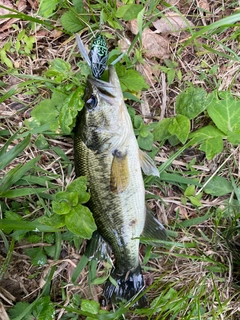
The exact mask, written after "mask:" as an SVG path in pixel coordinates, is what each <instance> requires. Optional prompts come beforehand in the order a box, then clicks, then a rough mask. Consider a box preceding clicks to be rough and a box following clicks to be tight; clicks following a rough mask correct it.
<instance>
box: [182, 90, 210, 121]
mask: <svg viewBox="0 0 240 320" xmlns="http://www.w3.org/2000/svg"><path fill="white" fill-rule="evenodd" d="M206 101H207V92H206V91H205V90H204V89H202V88H196V87H189V88H187V89H186V90H184V91H183V92H182V93H180V94H179V95H178V97H177V100H176V111H177V113H178V114H182V115H184V116H186V117H188V118H189V119H190V120H191V119H193V118H196V116H197V115H199V114H200V113H201V112H203V111H204V110H205V109H206V107H207V106H206Z"/></svg>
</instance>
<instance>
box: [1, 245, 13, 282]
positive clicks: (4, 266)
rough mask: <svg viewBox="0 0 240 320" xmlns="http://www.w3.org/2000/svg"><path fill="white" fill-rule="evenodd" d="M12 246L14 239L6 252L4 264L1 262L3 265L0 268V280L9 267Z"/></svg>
mask: <svg viewBox="0 0 240 320" xmlns="http://www.w3.org/2000/svg"><path fill="white" fill-rule="evenodd" d="M14 244H15V241H14V239H12V241H11V244H10V247H9V249H8V252H7V257H6V259H5V260H4V262H3V264H2V266H1V268H0V280H2V279H3V277H4V275H5V273H6V271H7V269H8V266H9V263H10V260H11V257H12V254H13V249H14Z"/></svg>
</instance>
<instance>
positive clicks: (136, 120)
mask: <svg viewBox="0 0 240 320" xmlns="http://www.w3.org/2000/svg"><path fill="white" fill-rule="evenodd" d="M133 124H134V128H136V129H139V128H140V127H141V126H142V124H143V119H142V117H141V116H139V115H136V116H135V115H134V116H133Z"/></svg>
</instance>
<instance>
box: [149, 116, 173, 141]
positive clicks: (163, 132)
mask: <svg viewBox="0 0 240 320" xmlns="http://www.w3.org/2000/svg"><path fill="white" fill-rule="evenodd" d="M170 123H171V119H170V118H166V119H163V120H162V121H159V122H158V124H157V125H156V127H155V128H154V129H153V136H154V140H155V141H163V140H166V139H168V138H169V137H170V136H171V134H170V133H169V131H168V129H169V126H170Z"/></svg>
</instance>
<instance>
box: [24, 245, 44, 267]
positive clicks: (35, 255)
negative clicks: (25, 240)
mask: <svg viewBox="0 0 240 320" xmlns="http://www.w3.org/2000/svg"><path fill="white" fill-rule="evenodd" d="M25 251H26V253H27V255H28V256H29V257H30V258H31V262H32V264H33V265H34V266H43V265H44V264H46V263H47V257H46V254H45V252H44V250H43V248H30V249H25Z"/></svg>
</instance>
